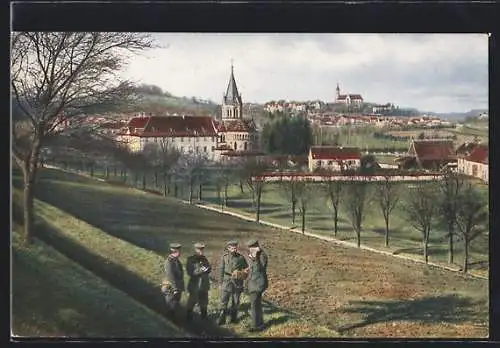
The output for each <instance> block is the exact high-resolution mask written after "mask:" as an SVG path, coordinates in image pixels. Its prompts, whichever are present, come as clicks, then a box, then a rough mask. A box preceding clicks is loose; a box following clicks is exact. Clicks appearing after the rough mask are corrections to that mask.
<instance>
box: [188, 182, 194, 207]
mask: <svg viewBox="0 0 500 348" xmlns="http://www.w3.org/2000/svg"><path fill="white" fill-rule="evenodd" d="M193 186H194V185H193V184H189V204H193V196H194V188H193Z"/></svg>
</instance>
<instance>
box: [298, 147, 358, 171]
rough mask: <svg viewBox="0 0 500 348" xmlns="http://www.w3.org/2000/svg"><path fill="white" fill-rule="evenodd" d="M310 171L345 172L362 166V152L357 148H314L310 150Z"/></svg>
mask: <svg viewBox="0 0 500 348" xmlns="http://www.w3.org/2000/svg"><path fill="white" fill-rule="evenodd" d="M308 162H309V171H311V172H314V171H317V170H328V171H334V172H336V171H338V172H341V171H344V170H348V169H356V168H359V167H360V165H361V151H360V150H359V149H358V148H356V147H346V146H312V147H311V149H310V150H309V160H308Z"/></svg>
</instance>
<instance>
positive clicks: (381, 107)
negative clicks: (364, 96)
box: [372, 103, 394, 114]
mask: <svg viewBox="0 0 500 348" xmlns="http://www.w3.org/2000/svg"><path fill="white" fill-rule="evenodd" d="M393 109H394V104H392V103H386V104H377V105H374V106H373V107H372V112H373V113H374V114H377V113H381V112H388V111H391V110H393Z"/></svg>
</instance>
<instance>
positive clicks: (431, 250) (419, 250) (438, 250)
mask: <svg viewBox="0 0 500 348" xmlns="http://www.w3.org/2000/svg"><path fill="white" fill-rule="evenodd" d="M401 253H407V254H414V255H424V248H423V247H416V248H402V249H398V250H395V251H394V252H393V254H394V255H398V254H401ZM427 253H428V254H429V256H431V257H432V256H443V255H447V254H448V250H446V248H443V247H435V246H429V247H428V248H427Z"/></svg>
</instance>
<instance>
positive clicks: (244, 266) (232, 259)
mask: <svg viewBox="0 0 500 348" xmlns="http://www.w3.org/2000/svg"><path fill="white" fill-rule="evenodd" d="M247 272H248V263H247V261H246V260H245V258H244V257H243V256H242V255H241V254H240V253H238V242H235V241H230V242H228V243H227V249H226V252H225V253H224V255H223V256H222V259H221V261H220V273H219V284H220V286H221V288H220V291H221V305H222V306H221V310H220V313H219V325H224V324H225V323H226V316H227V315H228V314H229V313H228V312H227V305H228V302H229V298H231V312H230V314H231V322H232V323H236V322H237V320H238V310H239V307H240V297H241V293H242V292H243V285H244V284H243V282H244V281H245V278H246V275H247Z"/></svg>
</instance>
